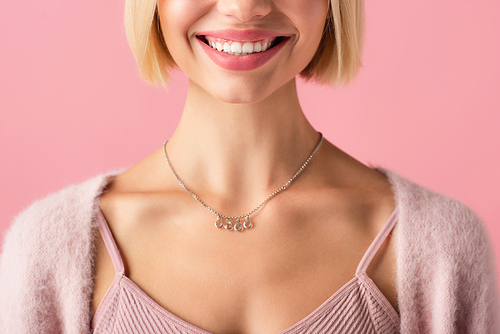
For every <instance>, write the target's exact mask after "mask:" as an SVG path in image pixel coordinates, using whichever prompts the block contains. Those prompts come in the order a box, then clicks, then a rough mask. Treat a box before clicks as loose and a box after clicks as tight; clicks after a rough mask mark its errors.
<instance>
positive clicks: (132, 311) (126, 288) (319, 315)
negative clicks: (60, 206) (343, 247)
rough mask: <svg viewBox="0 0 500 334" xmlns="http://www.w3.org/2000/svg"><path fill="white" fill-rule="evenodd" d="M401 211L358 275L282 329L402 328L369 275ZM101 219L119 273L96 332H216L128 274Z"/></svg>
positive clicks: (386, 227) (303, 331)
mask: <svg viewBox="0 0 500 334" xmlns="http://www.w3.org/2000/svg"><path fill="white" fill-rule="evenodd" d="M396 216H397V208H396V209H395V210H394V212H393V213H392V214H391V216H390V217H389V219H388V220H387V222H386V223H385V224H384V226H383V228H382V229H381V230H380V232H379V234H378V235H377V237H376V238H375V239H374V240H373V242H372V244H371V245H370V247H369V248H368V250H367V251H366V253H365V254H364V256H363V258H362V259H361V262H360V263H359V265H358V268H357V269H356V275H355V276H354V277H353V278H352V279H351V280H350V281H349V282H347V283H346V284H345V285H344V286H342V287H341V288H340V289H339V290H337V292H335V293H334V294H333V295H332V296H331V297H330V298H328V300H326V301H325V302H324V303H323V304H322V305H320V306H319V307H318V308H317V309H316V310H314V311H313V312H312V313H311V314H309V315H308V316H307V317H305V318H304V319H302V320H301V321H299V322H298V323H296V324H294V325H292V326H291V327H289V328H287V329H286V330H284V331H282V332H281V333H280V334H292V333H294V334H295V333H301V334H306V333H310V334H312V333H325V334H326V333H363V334H370V333H384V334H385V333H399V316H398V314H397V313H396V311H395V310H394V308H393V307H392V305H391V304H390V303H389V301H388V300H387V298H385V296H384V295H383V294H382V293H381V292H380V290H379V289H378V288H377V286H376V285H375V283H374V282H373V281H372V280H371V279H370V278H369V277H368V276H367V274H366V269H367V268H368V265H369V264H370V262H371V260H372V259H373V257H374V256H375V254H376V253H377V250H378V249H379V248H380V246H381V245H382V243H383V242H384V240H385V239H386V238H387V236H388V235H389V233H390V232H391V231H392V229H393V227H394V225H395V224H396ZM97 221H98V223H99V231H100V232H101V235H102V238H103V240H104V243H105V244H106V247H107V249H108V252H109V254H110V255H111V259H112V261H113V265H114V267H115V270H116V276H115V279H114V280H113V283H112V284H111V286H110V288H109V289H108V291H107V292H106V295H105V296H104V298H103V300H102V301H101V304H100V305H99V307H98V309H97V312H96V314H95V316H94V319H93V320H92V330H93V333H94V334H101V333H117V334H122V333H123V334H124V333H155V334H156V333H168V334H174V333H175V334H211V333H210V332H207V331H205V330H203V329H201V328H198V327H196V326H194V325H192V324H190V323H188V322H186V321H184V320H182V319H180V318H179V317H177V316H175V315H174V314H172V313H170V312H169V311H167V310H166V309H164V308H163V307H161V306H160V305H159V304H157V303H156V302H155V301H154V300H153V299H152V298H151V297H149V296H148V295H147V294H146V293H145V292H144V291H142V290H141V289H140V288H139V287H138V286H137V285H136V284H135V283H134V282H132V281H131V280H130V279H129V278H128V277H127V276H125V273H124V265H123V260H122V259H121V257H120V253H119V251H118V248H117V247H116V243H115V241H114V239H113V235H112V234H111V231H110V229H109V227H108V224H107V222H106V220H105V218H104V215H103V214H102V212H101V211H98V213H97Z"/></svg>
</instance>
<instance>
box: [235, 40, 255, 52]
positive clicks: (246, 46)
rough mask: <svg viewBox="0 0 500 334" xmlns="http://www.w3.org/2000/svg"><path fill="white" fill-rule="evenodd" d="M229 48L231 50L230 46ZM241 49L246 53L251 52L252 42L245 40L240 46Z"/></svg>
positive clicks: (252, 48)
mask: <svg viewBox="0 0 500 334" xmlns="http://www.w3.org/2000/svg"><path fill="white" fill-rule="evenodd" d="M233 45H234V44H233ZM231 50H232V48H231ZM241 51H242V52H246V53H252V52H254V47H253V44H252V43H250V42H246V43H245V44H243V47H242V48H241Z"/></svg>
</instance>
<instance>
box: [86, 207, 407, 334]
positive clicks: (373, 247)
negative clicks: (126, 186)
mask: <svg viewBox="0 0 500 334" xmlns="http://www.w3.org/2000/svg"><path fill="white" fill-rule="evenodd" d="M397 213H398V207H396V208H395V209H394V211H393V212H392V213H391V215H390V216H389V218H388V219H387V221H386V222H385V223H384V225H383V227H382V229H381V230H380V231H379V232H378V234H377V236H376V237H375V239H374V240H373V241H372V243H371V244H370V246H369V247H368V249H367V250H366V252H365V254H364V255H363V257H362V259H361V261H360V263H359V265H358V267H357V269H356V273H355V276H354V277H353V278H352V279H351V280H349V281H348V282H346V283H345V284H344V285H342V287H340V288H339V289H338V290H337V291H335V292H334V293H333V294H332V295H331V296H330V297H329V298H328V299H327V300H325V301H324V302H323V303H322V304H321V305H319V306H318V307H317V308H316V309H314V310H313V311H312V312H311V313H309V314H308V315H307V316H305V317H304V318H302V319H301V320H299V321H298V322H296V323H295V324H293V325H291V326H289V327H288V328H286V329H285V330H283V331H281V332H279V333H278V334H291V333H292V332H291V331H295V330H297V329H298V328H300V327H302V326H304V325H306V324H308V323H310V322H311V321H313V320H314V319H316V318H317V317H318V316H319V315H321V314H323V313H324V312H323V311H324V310H325V309H326V308H328V306H329V305H330V304H332V303H333V302H334V301H335V300H337V299H338V298H340V297H342V296H344V295H345V294H347V293H348V292H351V291H352V290H353V289H354V288H356V286H357V285H356V284H355V283H356V282H358V281H359V284H363V285H365V286H366V287H367V288H368V289H369V290H370V291H372V293H374V294H375V298H376V299H377V301H378V302H379V303H380V304H381V306H382V307H383V308H384V310H385V311H386V312H387V314H388V315H389V317H390V318H391V319H392V321H393V322H394V323H399V315H398V314H397V312H396V310H395V309H394V307H393V306H392V304H391V303H390V302H389V301H388V300H387V297H385V295H384V294H383V293H382V292H381V291H380V289H379V288H378V287H377V286H376V284H375V283H374V282H373V281H372V280H371V279H370V277H369V276H368V275H367V274H366V268H367V267H368V265H369V264H370V262H371V260H372V258H373V256H374V255H375V253H376V252H377V251H378V248H379V247H380V245H381V244H382V242H383V241H384V240H385V239H386V238H387V235H388V234H389V233H390V232H391V231H392V229H393V227H394V225H395V224H396V218H397ZM97 220H98V222H99V229H100V230H101V228H102V229H104V231H101V235H102V237H103V240H104V242H105V244H106V248H107V249H108V252H109V253H110V255H111V258H112V261H113V265H114V266H115V269H116V275H115V278H114V280H113V282H112V284H111V286H110V287H109V289H108V290H107V291H106V294H105V295H104V298H103V299H102V300H101V303H100V304H99V306H98V308H97V311H96V313H95V315H94V318H93V319H92V328H95V326H96V325H97V321H99V319H100V317H101V315H102V313H103V311H104V309H103V305H105V304H106V302H105V301H106V300H107V299H109V298H110V294H111V293H112V292H113V291H114V290H115V289H114V287H115V286H118V287H119V286H120V285H121V284H125V285H126V286H127V287H129V288H131V289H132V290H134V292H135V293H136V294H137V295H138V296H139V297H140V298H141V299H142V300H143V301H144V302H146V303H148V304H149V305H150V306H151V307H153V308H154V309H155V310H156V311H158V312H160V313H161V314H163V315H165V316H167V317H168V318H170V319H171V320H172V321H174V322H176V323H177V324H179V325H181V326H182V327H184V328H186V329H187V330H189V331H191V332H193V333H197V334H213V333H211V332H209V331H206V330H204V329H202V328H199V327H197V326H195V325H193V324H191V323H189V322H187V321H186V320H183V319H181V318H180V317H178V316H176V315H175V314H173V313H172V312H170V311H168V310H167V309H166V308H164V307H163V306H161V305H160V304H158V303H157V302H156V301H155V300H154V299H153V298H152V297H151V296H149V295H148V294H147V293H146V292H144V290H142V289H141V288H140V287H139V286H138V285H137V284H136V283H135V282H134V281H132V280H131V279H130V278H128V277H127V276H126V275H125V271H124V266H123V260H122V259H121V257H120V255H119V252H118V248H117V246H116V243H115V241H114V238H113V236H112V233H111V230H110V229H109V225H108V224H107V221H106V218H105V217H104V214H103V213H102V211H101V210H98V211H97ZM103 232H104V233H103ZM103 234H104V235H103ZM110 248H111V249H110Z"/></svg>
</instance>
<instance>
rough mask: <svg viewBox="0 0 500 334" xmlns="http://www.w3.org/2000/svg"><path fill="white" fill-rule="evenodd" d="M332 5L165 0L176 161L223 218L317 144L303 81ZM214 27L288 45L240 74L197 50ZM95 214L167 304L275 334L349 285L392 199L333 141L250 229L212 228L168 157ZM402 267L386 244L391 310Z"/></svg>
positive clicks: (212, 324)
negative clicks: (175, 84)
mask: <svg viewBox="0 0 500 334" xmlns="http://www.w3.org/2000/svg"><path fill="white" fill-rule="evenodd" d="M328 3H329V2H328V1H327V0H314V1H310V0H297V1H292V2H290V1H286V0H273V1H267V0H266V1H264V0H249V1H233V0H210V1H202V2H200V1H195V0H182V1H181V0H159V1H158V7H157V8H158V13H159V16H160V21H161V22H162V24H161V27H162V32H163V36H164V38H165V43H166V45H167V46H168V47H169V50H170V53H171V55H172V57H173V59H174V60H175V61H176V64H177V65H178V66H179V68H180V69H181V70H182V71H183V72H184V73H186V75H188V77H189V78H190V82H189V88H188V95H187V100H186V104H185V107H184V110H183V115H182V118H181V121H180V123H179V125H178V127H177V129H176V131H175V133H174V134H173V135H172V137H171V138H170V140H169V142H168V144H167V152H168V156H169V158H170V160H171V162H172V164H173V166H174V168H175V170H176V172H177V173H178V174H179V176H180V177H181V178H182V179H183V180H184V182H185V184H186V185H187V186H188V187H189V188H190V189H192V190H193V191H194V192H195V193H196V194H197V195H198V196H199V197H200V198H202V199H203V200H204V201H205V202H206V203H207V204H209V205H210V206H212V207H213V208H215V209H216V210H217V211H219V212H221V213H223V214H225V215H228V216H238V215H241V214H244V213H247V212H249V211H250V210H252V209H253V208H254V207H255V206H256V205H257V204H258V203H260V202H261V201H262V200H263V199H264V198H266V197H267V196H269V194H270V193H272V192H274V191H275V190H276V189H277V188H279V187H281V186H282V185H283V184H285V182H286V181H287V180H288V179H289V178H290V177H291V176H292V175H293V174H294V173H295V172H296V171H297V169H298V168H299V167H300V166H301V165H302V163H303V162H304V160H305V159H306V158H307V157H308V156H309V154H310V153H311V151H312V150H313V148H314V147H315V146H316V144H317V142H318V140H319V134H318V133H317V132H316V130H314V128H313V127H312V126H311V124H309V122H308V121H307V119H306V117H305V116H304V114H303V112H302V109H301V107H300V104H299V99H298V96H297V92H296V85H295V77H296V76H297V75H298V74H299V73H300V71H302V69H304V68H305V67H306V66H307V64H308V63H309V62H310V61H311V59H312V57H313V56H314V54H315V52H316V50H317V47H318V45H319V42H320V40H321V36H322V34H323V28H324V22H325V21H326V18H327V16H328ZM213 29H236V30H272V31H276V32H279V34H280V35H286V36H289V41H288V43H287V44H286V45H285V46H284V47H283V48H282V49H281V50H280V51H279V53H277V54H276V56H274V57H273V59H271V60H270V61H269V62H267V63H265V64H264V65H262V66H260V67H259V68H256V69H254V70H250V71H232V70H226V69H222V68H221V67H219V66H217V65H216V64H215V63H213V62H212V61H211V60H210V58H209V57H207V55H206V54H205V53H204V51H203V50H202V48H201V46H200V41H199V39H197V37H196V34H197V33H199V32H203V31H209V30H213ZM166 105H168V104H166ZM165 109H166V110H165V111H164V112H168V107H166V108H165ZM100 207H101V209H102V211H103V213H104V215H105V217H106V219H107V221H108V224H109V226H110V228H111V231H112V233H113V236H114V238H115V240H116V242H117V245H118V248H119V250H120V253H121V256H122V258H123V259H124V262H125V274H126V276H127V277H129V278H130V279H131V280H132V281H133V282H135V283H136V284H137V285H138V286H139V287H140V288H141V289H142V290H144V291H145V292H146V293H147V294H148V295H149V296H150V297H151V298H152V299H153V300H155V301H156V302H157V303H158V304H159V305H160V306H162V307H163V308H165V309H167V310H168V311H170V312H172V313H173V314H174V315H176V316H178V317H179V318H181V319H184V320H185V321H187V322H189V323H191V324H193V325H195V326H197V327H199V328H202V329H204V330H207V331H209V332H213V333H218V334H226V333H228V334H229V333H239V334H268V333H269V334H271V333H272V334H276V333H279V332H281V331H283V330H285V329H286V328H288V327H290V326H292V325H293V324H295V323H297V322H298V321H300V320H301V319H303V318H304V317H306V316H307V315H308V314H310V313H311V312H312V311H314V310H315V309H316V308H317V307H318V306H320V305H321V304H322V303H323V302H324V301H325V300H327V299H328V298H329V297H330V296H331V295H332V294H334V293H335V292H336V291H337V290H339V289H340V288H341V287H342V286H343V285H344V284H345V283H347V282H348V281H350V280H351V279H352V278H353V277H354V275H355V270H356V267H357V265H358V263H359V261H360V260H361V258H362V256H363V254H364V253H365V252H366V250H367V248H368V247H369V245H370V243H371V242H372V241H373V239H374V238H375V236H376V235H377V233H378V232H379V231H380V229H381V228H382V226H383V225H384V223H385V222H386V221H387V219H388V218H389V216H390V214H391V213H392V211H393V210H394V207H395V203H394V199H393V194H392V191H391V186H390V184H389V182H388V180H387V179H386V178H385V176H383V175H382V174H380V173H378V172H377V171H374V170H372V169H370V168H368V167H366V166H364V165H363V164H361V163H360V162H358V161H356V160H355V159H353V158H351V157H350V156H348V155H347V154H345V153H344V152H342V151H341V150H339V149H338V148H336V147H335V146H333V145H332V144H330V143H328V142H327V141H326V140H325V142H324V143H323V145H322V146H321V148H320V149H319V151H318V152H317V154H316V155H315V156H314V158H313V159H312V160H311V163H310V164H309V166H308V167H307V169H306V170H305V171H304V173H303V174H302V175H300V177H299V178H298V179H297V180H296V181H295V182H294V183H293V184H292V185H291V186H290V187H289V188H288V189H287V190H286V191H284V192H282V193H280V194H279V195H277V196H276V197H275V198H273V199H272V200H271V201H269V202H268V203H267V205H266V206H265V207H263V208H262V209H261V210H259V211H258V212H256V213H255V214H254V215H253V216H252V217H251V218H252V221H253V222H254V225H255V227H254V228H252V229H251V230H249V231H244V232H242V233H238V232H235V231H226V230H220V229H216V228H215V227H214V223H215V219H216V217H215V216H214V215H213V214H211V213H209V212H208V211H207V210H206V209H205V208H203V207H202V206H201V205H200V204H199V203H198V202H196V201H195V200H194V199H193V198H192V197H191V196H190V195H189V194H188V193H187V192H186V191H184V190H183V189H182V188H181V187H180V186H179V184H178V183H177V180H176V179H175V178H174V176H173V175H172V173H171V172H170V171H169V170H168V167H167V165H166V162H165V159H164V157H163V152H162V150H161V149H160V150H157V151H156V152H154V153H153V154H152V155H150V156H149V157H148V158H146V159H145V160H143V161H142V162H140V163H139V164H137V165H136V166H134V167H133V168H131V169H130V170H128V171H127V172H125V173H123V174H121V175H119V176H118V177H117V178H116V179H115V180H114V181H113V182H111V184H109V186H108V189H107V192H106V193H105V194H104V195H103V196H102V197H101V200H100ZM96 245H97V254H96V265H95V290H94V295H93V298H94V305H93V307H94V312H95V311H96V310H97V308H98V306H99V304H100V303H101V301H102V298H103V296H104V294H105V293H106V291H107V289H108V288H109V286H110V285H111V283H112V281H113V278H114V276H115V272H114V268H113V265H112V262H111V259H110V256H109V254H108V252H107V250H106V248H105V246H104V244H103V241H102V238H101V237H100V236H98V237H97V238H96ZM394 270H395V247H394V238H393V237H389V238H388V239H387V240H386V242H385V243H384V245H383V246H382V248H381V249H380V251H379V253H378V254H377V256H376V257H375V259H374V260H373V262H372V263H371V266H370V268H369V270H368V275H369V276H370V277H371V278H372V279H373V281H374V282H375V283H376V285H377V286H378V287H379V288H380V290H381V292H382V293H383V294H384V295H385V296H386V297H387V299H388V300H389V301H390V303H391V304H392V305H393V306H394V307H395V308H396V307H397V302H396V293H395V284H394V280H393V276H394Z"/></svg>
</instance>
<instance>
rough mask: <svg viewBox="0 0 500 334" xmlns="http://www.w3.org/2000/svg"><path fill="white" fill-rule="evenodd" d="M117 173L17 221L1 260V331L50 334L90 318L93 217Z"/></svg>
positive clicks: (64, 193) (43, 203) (42, 203)
mask: <svg viewBox="0 0 500 334" xmlns="http://www.w3.org/2000/svg"><path fill="white" fill-rule="evenodd" d="M115 174H116V173H109V174H105V175H99V176H97V177H94V178H92V179H90V180H88V181H86V182H83V183H80V184H76V185H71V186H69V187H66V188H64V189H63V190H61V191H59V192H57V193H55V194H52V195H49V196H47V197H46V198H44V199H42V200H38V201H36V202H34V203H33V204H32V205H31V206H29V207H28V208H27V209H26V210H24V211H23V212H22V213H20V214H19V215H18V216H17V217H16V218H15V219H14V222H13V224H12V225H11V226H10V228H9V229H8V231H7V234H6V235H5V238H4V242H3V249H2V253H1V257H0V332H1V331H2V330H7V329H9V330H13V329H14V328H16V330H20V329H19V328H18V327H19V326H21V325H22V326H24V327H22V328H26V331H27V332H37V331H38V332H45V331H46V330H47V328H59V326H63V327H62V328H64V327H65V326H67V325H68V323H66V322H71V320H70V318H71V317H80V318H81V317H82V316H83V318H82V319H85V314H86V313H88V305H87V304H86V302H85V301H86V300H88V298H89V296H90V293H91V285H92V279H91V278H92V277H91V271H92V263H91V262H92V254H93V225H94V223H93V216H94V215H93V214H94V211H95V210H96V200H97V198H98V196H99V194H100V193H102V191H103V189H104V187H105V186H106V184H107V183H108V182H109V180H110V179H111V178H113V177H114V175H115ZM6 305H9V307H8V308H6V307H5V306H6ZM56 313H57V314H56ZM73 322H74V318H73ZM43 326H49V327H43ZM70 327H71V325H70ZM28 328H29V329H28ZM66 328H69V327H66ZM71 328H74V329H76V327H71Z"/></svg>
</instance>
